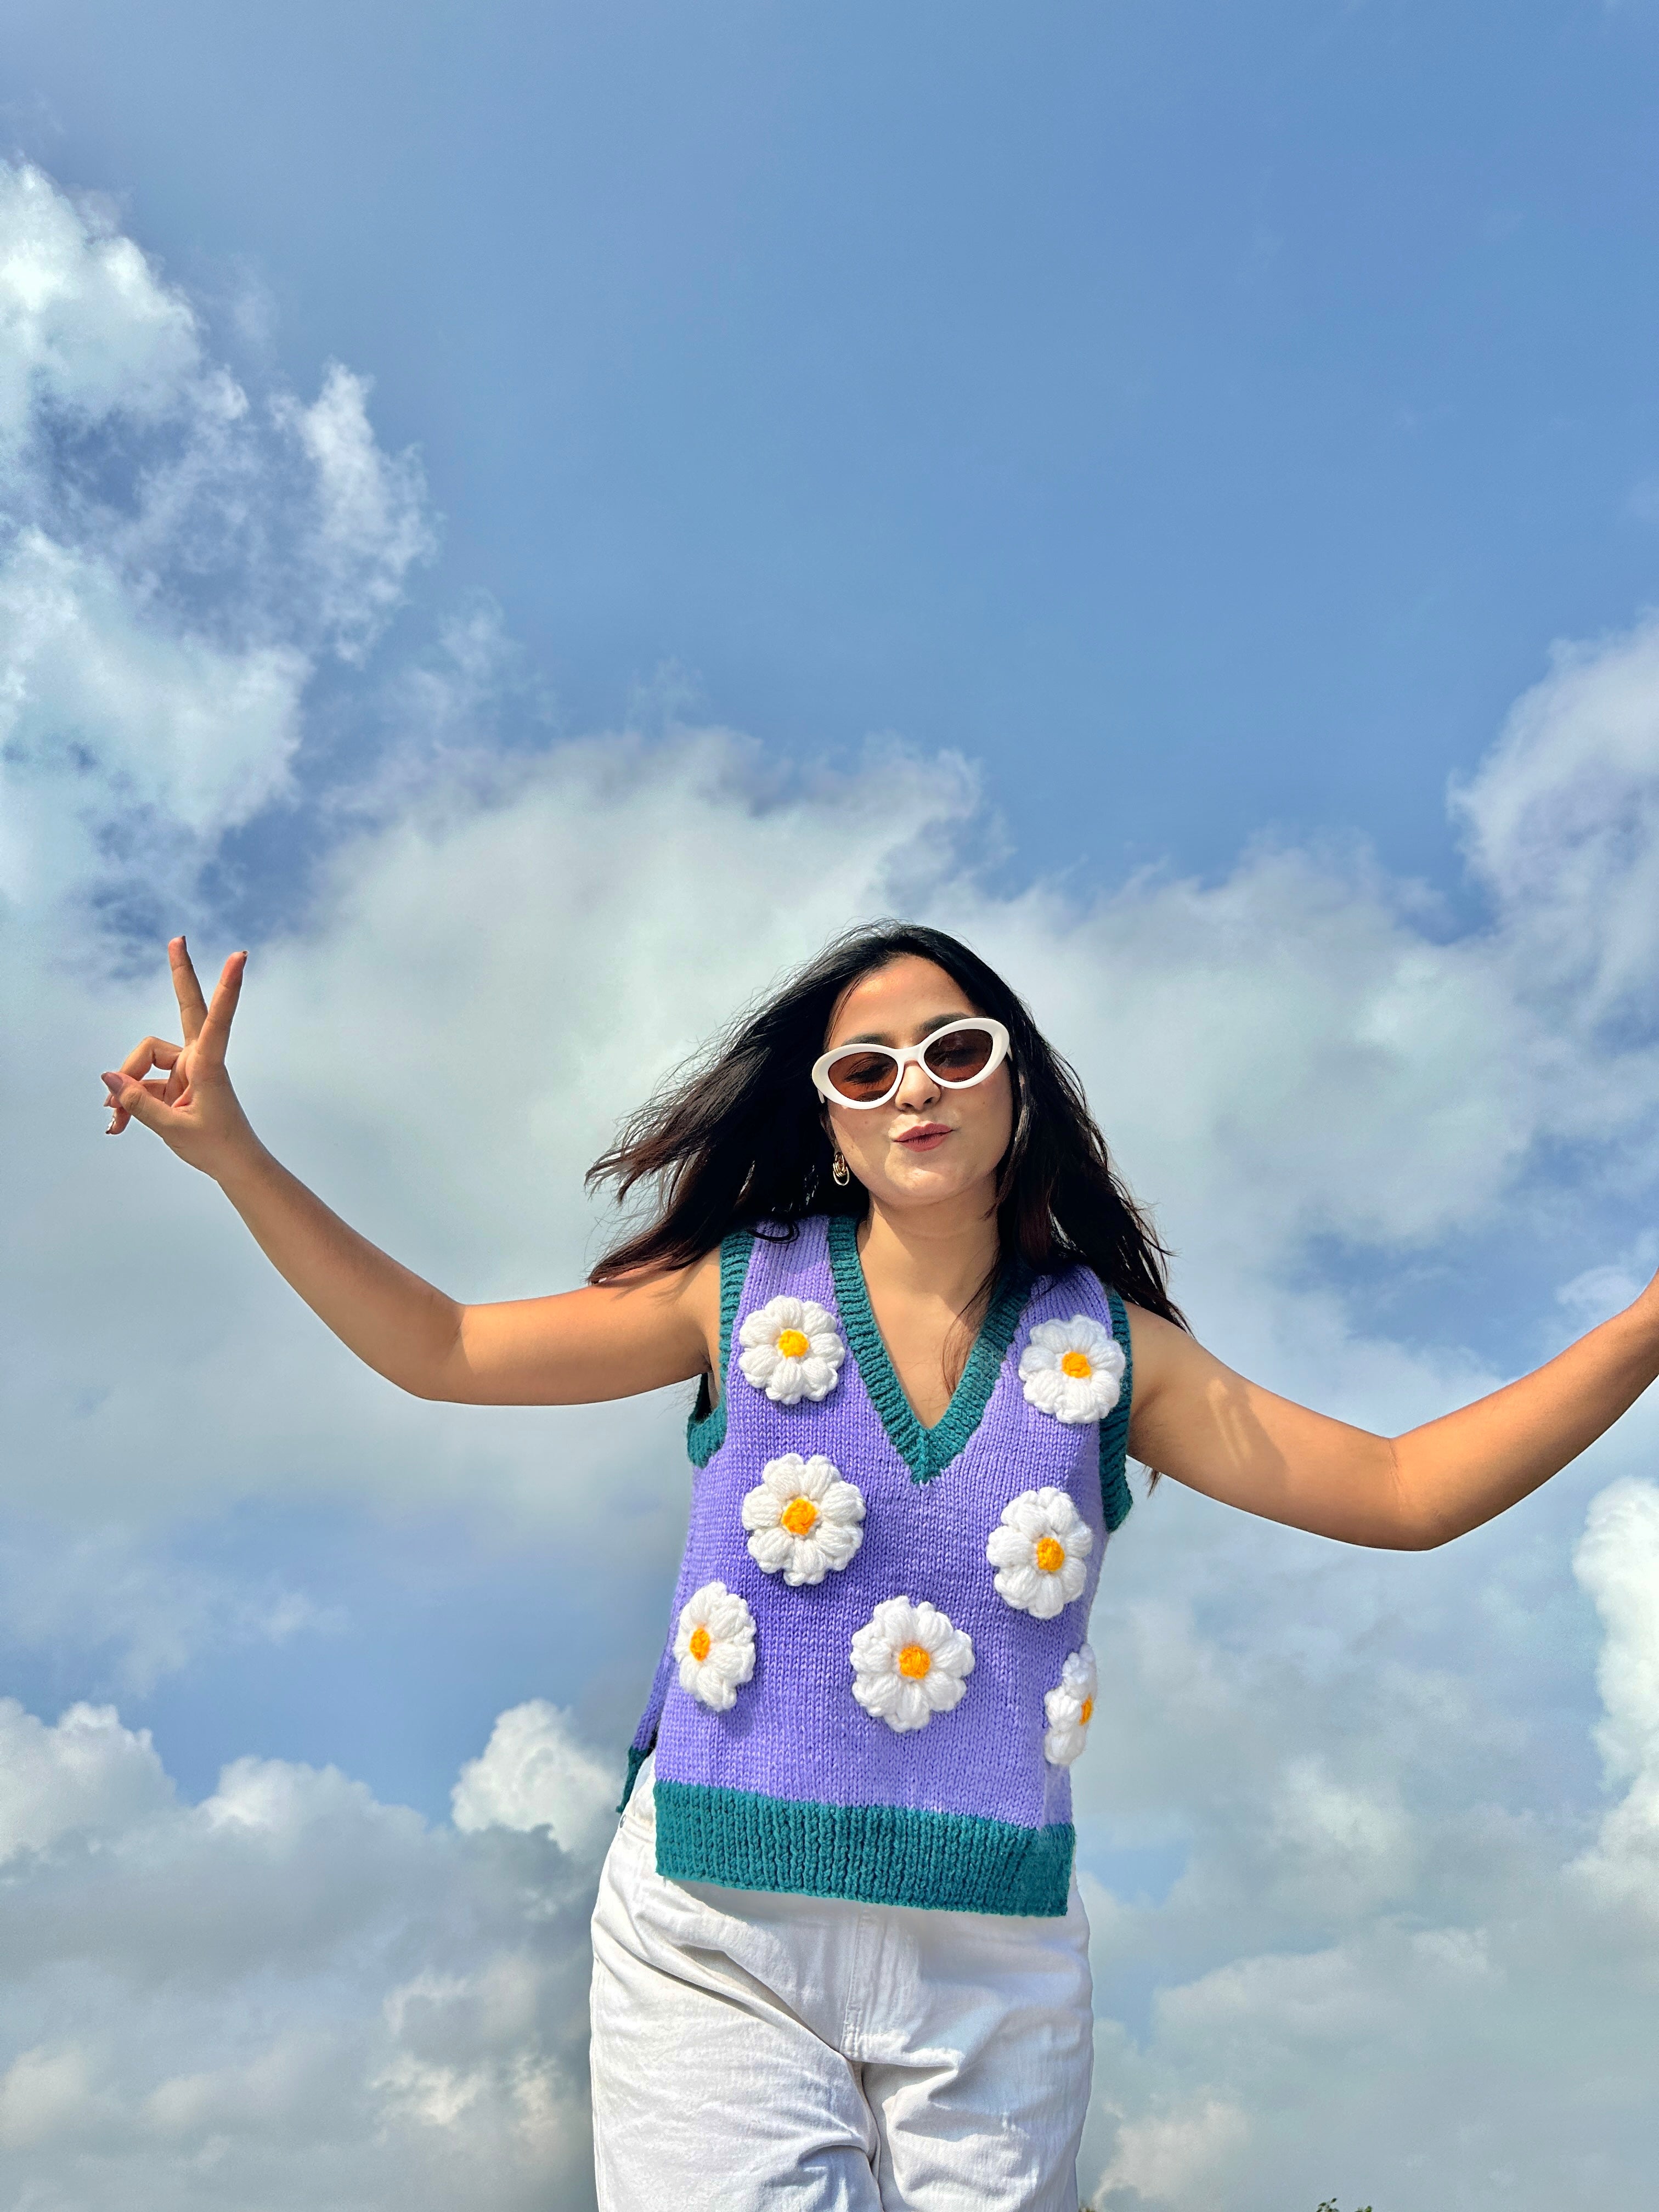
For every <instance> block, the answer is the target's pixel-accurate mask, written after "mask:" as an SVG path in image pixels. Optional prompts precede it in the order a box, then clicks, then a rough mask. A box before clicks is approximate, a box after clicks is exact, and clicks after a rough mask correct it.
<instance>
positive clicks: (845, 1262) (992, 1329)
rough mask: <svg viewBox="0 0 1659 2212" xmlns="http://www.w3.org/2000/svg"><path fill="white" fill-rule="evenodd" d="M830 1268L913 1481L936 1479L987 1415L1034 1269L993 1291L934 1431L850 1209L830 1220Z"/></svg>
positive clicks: (863, 1367) (845, 1320)
mask: <svg viewBox="0 0 1659 2212" xmlns="http://www.w3.org/2000/svg"><path fill="white" fill-rule="evenodd" d="M829 1266H830V1268H831V1271H832V1272H833V1273H834V1275H835V1279H836V1300H837V1302H838V1304H840V1307H841V1318H842V1327H843V1328H845V1329H846V1331H847V1341H848V1344H849V1345H850V1346H852V1350H853V1357H854V1359H856V1360H857V1362H858V1364H859V1373H860V1375H861V1376H863V1377H864V1387H865V1389H866V1390H867V1391H868V1392H869V1393H870V1399H871V1402H872V1405H873V1406H874V1407H875V1409H876V1411H877V1413H879V1414H880V1416H881V1425H882V1426H883V1428H884V1429H885V1430H886V1431H887V1434H888V1437H889V1439H890V1442H891V1443H892V1446H893V1449H894V1450H895V1451H896V1453H897V1454H898V1455H899V1457H900V1458H901V1459H902V1461H903V1462H904V1464H905V1465H906V1467H908V1468H909V1470H910V1480H912V1481H913V1482H931V1481H932V1480H933V1477H934V1476H935V1475H936V1474H939V1472H940V1470H941V1469H942V1468H946V1467H948V1466H949V1465H950V1464H951V1461H952V1460H953V1459H954V1458H955V1457H956V1456H957V1453H958V1452H960V1451H961V1450H963V1449H964V1447H965V1446H966V1444H967V1443H968V1440H969V1437H971V1436H972V1435H973V1433H974V1431H975V1429H976V1428H977V1427H978V1426H979V1425H980V1422H981V1420H982V1419H984V1415H985V1408H986V1407H987V1406H988V1405H989V1404H990V1402H991V1393H992V1391H993V1390H994V1389H995V1388H996V1384H997V1376H999V1375H1000V1373H1001V1371H1002V1363H1003V1360H1004V1358H1006V1354H1007V1351H1008V1347H1009V1346H1010V1345H1011V1344H1012V1342H1013V1340H1014V1332H1015V1331H1016V1330H1017V1329H1018V1327H1019V1317H1020V1316H1021V1315H1022V1314H1023V1313H1024V1310H1025V1302H1026V1300H1027V1298H1028V1297H1030V1293H1031V1283H1032V1277H1031V1274H1030V1271H1029V1270H1028V1269H1026V1268H1024V1267H1020V1266H1018V1264H1015V1265H1012V1266H1006V1267H1004V1268H1003V1271H1002V1273H1001V1275H1000V1277H999V1279H998V1281H997V1286H996V1288H995V1290H994V1291H993V1292H992V1293H991V1303H990V1305H989V1307H988V1309H987V1312H986V1316H985V1319H984V1321H983V1322H981V1326H980V1332H979V1334H978V1336H977V1338H976V1339H975V1342H974V1348H973V1350H972V1351H971V1352H969V1355H968V1364H967V1365H966V1366H965V1367H964V1368H963V1370H962V1380H961V1382H960V1383H957V1387H956V1391H955V1394H954V1395H953V1396H952V1397H951V1402H950V1404H949V1405H948V1406H947V1407H945V1412H944V1413H943V1415H942V1416H941V1418H940V1419H939V1421H937V1422H936V1423H935V1424H934V1425H933V1427H932V1428H931V1429H924V1428H923V1426H922V1425H921V1422H920V1421H919V1420H918V1419H916V1417H915V1413H914V1412H913V1411H912V1410H911V1406H910V1401H909V1400H908V1398H907V1397H906V1396H905V1395H904V1386H903V1384H902V1383H901V1382H900V1381H899V1379H898V1376H897V1375H896V1373H895V1372H894V1370H893V1363H892V1361H891V1360H890V1358H888V1357H887V1346H885V1345H884V1343H883V1342H882V1340H881V1331H880V1329H879V1328H877V1326H876V1316H875V1315H874V1313H873V1312H872V1310H871V1305H870V1293H869V1291H868V1290H867V1289H866V1287H865V1281H864V1267H863V1263H862V1262H861V1261H860V1258H859V1225H858V1224H857V1222H856V1221H854V1219H853V1218H852V1217H851V1215H850V1214H845V1213H836V1214H832V1215H831V1216H830V1218H829Z"/></svg>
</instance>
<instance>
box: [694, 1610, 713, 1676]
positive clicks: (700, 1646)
mask: <svg viewBox="0 0 1659 2212" xmlns="http://www.w3.org/2000/svg"><path fill="white" fill-rule="evenodd" d="M713 1649H714V1638H713V1637H712V1636H711V1635H710V1634H709V1633H708V1630H707V1629H706V1628H705V1627H704V1626H702V1622H701V1621H699V1622H698V1624H697V1626H696V1627H695V1628H694V1629H693V1630H692V1632H691V1656H692V1657H693V1658H694V1659H695V1660H696V1662H697V1664H698V1666H700V1667H701V1666H702V1662H703V1661H704V1660H705V1659H706V1658H707V1657H708V1655H709V1653H710V1651H712V1650H713Z"/></svg>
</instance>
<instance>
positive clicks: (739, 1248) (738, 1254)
mask: <svg viewBox="0 0 1659 2212" xmlns="http://www.w3.org/2000/svg"><path fill="white" fill-rule="evenodd" d="M754 1249H755V1232H754V1231H753V1230H752V1229H734V1230H733V1231H732V1233H731V1235H730V1236H729V1237H722V1238H721V1240H720V1403H719V1405H718V1406H716V1407H714V1410H713V1412H712V1413H705V1414H704V1415H703V1416H702V1419H701V1420H699V1419H698V1418H697V1416H696V1414H695V1413H693V1414H692V1416H691V1418H690V1420H689V1421H688V1422H687V1423H686V1425H685V1449H686V1451H687V1453H688V1455H690V1461H691V1464H692V1466H693V1467H707V1466H708V1462H709V1461H710V1460H711V1459H713V1458H714V1454H715V1453H716V1452H717V1451H718V1450H719V1449H720V1446H721V1445H722V1444H723V1443H725V1442H726V1383H727V1382H728V1381H729V1380H730V1378H731V1373H732V1324H733V1323H734V1322H736V1320H737V1318H738V1307H739V1306H740V1305H741V1304H743V1286H744V1282H745V1281H746V1279H748V1274H749V1261H750V1256H751V1255H752V1254H753V1252H754ZM629 1781H630V1783H631V1781H632V1777H631V1776H630V1777H629Z"/></svg>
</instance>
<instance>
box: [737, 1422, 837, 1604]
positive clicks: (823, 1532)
mask: <svg viewBox="0 0 1659 2212" xmlns="http://www.w3.org/2000/svg"><path fill="white" fill-rule="evenodd" d="M742 1514H743V1525H744V1528H747V1529H748V1530H749V1532H750V1534H749V1556H750V1559H753V1561H754V1562H755V1564H756V1565H757V1567H759V1568H760V1569H761V1570H762V1571H763V1573H766V1574H769V1575H776V1574H781V1576H782V1577H783V1579H784V1580H785V1582H786V1583H788V1584H789V1586H790V1588H791V1589H800V1588H801V1587H802V1586H803V1585H804V1584H810V1583H821V1582H822V1581H823V1577H824V1576H825V1575H826V1574H827V1573H829V1570H830V1569H831V1568H832V1567H833V1568H835V1569H836V1570H839V1569H841V1568H842V1567H844V1566H845V1565H847V1563H848V1560H849V1559H851V1558H852V1556H853V1554H854V1552H856V1551H857V1550H858V1547H859V1546H860V1544H861V1543H862V1542H863V1541H864V1528H863V1525H862V1524H863V1521H864V1498H863V1495H862V1493H861V1492H860V1490H859V1488H858V1486H857V1485H856V1484H855V1483H851V1482H845V1481H843V1480H842V1476H841V1474H840V1473H839V1471H838V1470H837V1468H836V1467H835V1465H834V1464H833V1462H830V1461H829V1460H827V1459H825V1458H824V1456H823V1453H822V1452H814V1453H813V1455H812V1456H811V1459H803V1458H802V1457H801V1455H800V1454H799V1452H785V1453H784V1454H783V1455H782V1456H781V1458H778V1459H773V1460H768V1462H766V1465H765V1466H764V1467H763V1468H762V1469H761V1479H760V1480H759V1481H758V1482H757V1484H756V1485H755V1487H754V1488H753V1489H752V1490H751V1491H750V1492H748V1493H747V1494H746V1496H745V1497H744V1501H743V1506H742Z"/></svg>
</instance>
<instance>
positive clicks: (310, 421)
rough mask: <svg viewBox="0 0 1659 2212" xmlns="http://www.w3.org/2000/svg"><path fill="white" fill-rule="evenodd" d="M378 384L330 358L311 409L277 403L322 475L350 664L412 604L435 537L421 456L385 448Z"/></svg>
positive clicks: (338, 628) (335, 617) (333, 602)
mask: <svg viewBox="0 0 1659 2212" xmlns="http://www.w3.org/2000/svg"><path fill="white" fill-rule="evenodd" d="M370 388H371V387H370V380H369V379H368V378H367V377H362V376H356V375H354V374H352V372H351V371H350V370H349V368H344V367H343V366H342V364H341V363H340V362H330V364H329V367H328V369H327V372H326V374H325V376H324V379H323V388H322V390H321V392H319V394H318V396H317V398H315V399H314V400H313V402H312V404H311V405H310V406H309V407H301V406H300V405H299V404H297V402H295V401H294V400H292V399H287V398H284V399H283V400H281V401H280V402H279V403H278V405H277V408H276V418H277V420H278V421H279V422H281V423H282V424H283V427H284V428H286V429H287V430H289V432H290V433H291V434H292V435H293V436H294V437H295V438H296V439H297V440H298V441H299V443H300V445H301V448H302V449H303V450H304V452H305V453H306V455H307V459H309V460H310V462H311V465H312V467H313V470H314V471H315V473H316V495H317V519H316V522H315V526H314V535H313V543H314V548H315V554H316V558H317V562H318V566H319V569H320V570H321V571H322V573H323V574H324V575H325V578H326V580H327V586H328V588H327V592H326V596H325V601H324V615H325V621H326V622H327V623H328V626H329V628H330V629H331V632H332V634H333V638H334V642H335V645H336V647H337V650H338V652H339V653H340V654H341V656H342V658H343V659H347V660H353V661H362V659H365V658H366V657H367V655H368V650H369V647H371V646H372V645H373V644H374V641H375V639H376V637H377V636H378V635H379V634H380V630H381V629H382V628H383V627H384V625H385V623H386V618H387V617H388V616H389V615H391V613H392V611H393V610H394V609H395V608H396V607H397V606H398V604H399V602H400V601H401V599H402V598H403V592H404V578H405V576H406V575H407V574H408V572H409V570H410V568H411V567H412V565H413V564H414V563H415V562H417V561H423V560H428V559H429V558H430V557H431V556H432V554H433V552H434V550H435V544H436V541H435V536H434V533H433V528H432V525H431V522H430V520H429V519H428V514H427V508H426V480H425V478H424V477H423V476H422V472H421V469H420V465H419V463H418V462H417V461H416V459H415V456H414V455H413V454H412V453H402V454H398V455H395V456H393V455H388V454H386V453H383V452H382V451H381V450H380V446H379V444H378V443H377V441H376V440H375V436H374V430H373V428H372V427H371V426H370V423H369V420H368V394H369V391H370Z"/></svg>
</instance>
